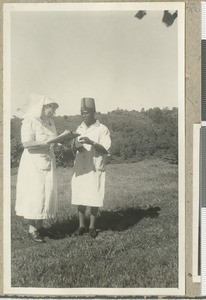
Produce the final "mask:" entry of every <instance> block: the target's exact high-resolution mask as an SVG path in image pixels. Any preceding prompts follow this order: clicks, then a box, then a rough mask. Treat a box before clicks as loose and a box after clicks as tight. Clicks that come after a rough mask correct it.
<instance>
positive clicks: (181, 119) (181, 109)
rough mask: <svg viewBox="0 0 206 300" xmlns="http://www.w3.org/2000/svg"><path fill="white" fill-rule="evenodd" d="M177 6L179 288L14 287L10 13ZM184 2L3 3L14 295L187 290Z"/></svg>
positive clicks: (6, 208)
mask: <svg viewBox="0 0 206 300" xmlns="http://www.w3.org/2000/svg"><path fill="white" fill-rule="evenodd" d="M100 9H101V10H102V11H108V10H118V11H125V10H135V11H137V10H152V11H155V10H162V11H163V10H178V24H179V25H178V145H179V169H178V172H179V173H178V174H179V176H178V177H179V182H178V200H179V201H178V205H179V207H178V212H179V218H178V219H179V235H178V236H179V240H178V248H179V249H178V250H179V256H178V267H179V268H178V272H179V274H178V288H15V287H11V224H10V218H11V214H10V201H9V199H10V164H9V159H8V158H9V155H8V153H10V139H9V137H8V133H10V109H11V103H10V99H11V91H10V83H11V79H10V75H11V74H10V70H11V61H10V46H11V45H10V29H11V28H10V17H11V13H12V12H15V11H54V12H55V11H69V10H73V11H82V10H84V11H96V10H100ZM184 24H185V3H184V2H155V3H151V2H133V3H131V2H124V3H123V2H107V3H100V2H96V3H94V2H93V3H91V2H90V3H26V4H25V3H7V4H4V7H3V53H4V56H3V66H4V79H3V98H4V101H3V120H4V123H3V124H4V134H3V149H4V156H3V174H4V178H3V180H4V182H3V190H4V197H3V198H4V203H3V274H4V284H3V291H4V293H5V294H10V295H11V294H12V295H21V296H22V295H26V296H29V295H35V296H40V295H41V296H49V295H50V296H55V295H58V296H69V297H73V296H80V297H84V296H87V297H88V296H95V297H97V296H120V297H121V296H142V295H147V296H150V295H153V296H155V295H159V296H168V295H169V296H171V295H175V296H177V295H184V294H185V74H184V71H185V26H184Z"/></svg>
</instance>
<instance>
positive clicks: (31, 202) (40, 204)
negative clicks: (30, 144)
mask: <svg viewBox="0 0 206 300" xmlns="http://www.w3.org/2000/svg"><path fill="white" fill-rule="evenodd" d="M15 210H16V214H17V215H19V216H23V217H24V218H26V219H37V220H38V219H48V218H53V217H54V216H55V215H56V213H57V210H58V203H57V183H56V163H55V156H54V153H53V150H50V151H49V154H48V155H46V154H34V153H31V152H29V150H28V149H25V150H24V152H23V154H22V157H21V161H20V165H19V171H18V177H17V191H16V207H15Z"/></svg>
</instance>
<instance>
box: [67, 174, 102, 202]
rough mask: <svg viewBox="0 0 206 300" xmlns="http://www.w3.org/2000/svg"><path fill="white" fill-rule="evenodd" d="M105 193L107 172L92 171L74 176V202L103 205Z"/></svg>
mask: <svg viewBox="0 0 206 300" xmlns="http://www.w3.org/2000/svg"><path fill="white" fill-rule="evenodd" d="M104 194H105V172H104V171H103V172H102V171H99V170H97V171H90V172H89V173H85V174H82V175H79V176H77V175H76V174H75V173H74V175H73V177H72V204H75V205H84V206H94V207H102V206H103V201H104Z"/></svg>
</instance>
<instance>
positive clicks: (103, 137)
mask: <svg viewBox="0 0 206 300" xmlns="http://www.w3.org/2000/svg"><path fill="white" fill-rule="evenodd" d="M99 143H100V145H102V146H103V147H104V148H105V149H106V150H107V151H108V152H109V150H110V148H111V138H110V132H109V129H108V128H107V127H106V126H102V130H101V134H100V141H99Z"/></svg>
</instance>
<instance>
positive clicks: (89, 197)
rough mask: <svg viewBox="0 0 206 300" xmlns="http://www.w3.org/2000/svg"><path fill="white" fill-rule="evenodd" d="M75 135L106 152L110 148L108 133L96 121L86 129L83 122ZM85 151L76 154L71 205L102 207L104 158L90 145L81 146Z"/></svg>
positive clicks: (104, 127) (105, 128) (104, 156)
mask: <svg viewBox="0 0 206 300" xmlns="http://www.w3.org/2000/svg"><path fill="white" fill-rule="evenodd" d="M77 133H79V134H80V136H79V138H80V137H81V136H87V137H88V138H90V139H91V140H92V141H94V142H96V143H98V144H100V145H102V146H103V147H104V148H105V149H106V150H107V151H109V149H110V147H111V139H110V133H109V130H108V128H107V127H106V126H104V125H103V124H101V123H100V122H99V121H98V120H96V122H95V123H94V124H92V125H91V126H89V127H87V126H86V124H85V123H84V122H83V123H82V124H81V125H80V126H79V127H78V128H77ZM83 146H84V147H85V149H86V150H85V151H84V152H82V153H80V152H77V154H76V160H75V163H74V174H73V177H72V204H75V205H84V206H94V207H101V206H103V201H104V195H105V158H106V155H101V154H99V153H98V152H97V151H96V150H95V148H94V147H92V146H91V145H87V144H83Z"/></svg>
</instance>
